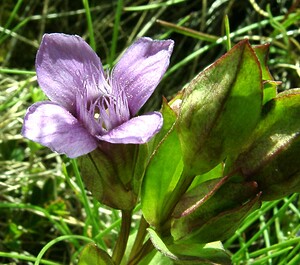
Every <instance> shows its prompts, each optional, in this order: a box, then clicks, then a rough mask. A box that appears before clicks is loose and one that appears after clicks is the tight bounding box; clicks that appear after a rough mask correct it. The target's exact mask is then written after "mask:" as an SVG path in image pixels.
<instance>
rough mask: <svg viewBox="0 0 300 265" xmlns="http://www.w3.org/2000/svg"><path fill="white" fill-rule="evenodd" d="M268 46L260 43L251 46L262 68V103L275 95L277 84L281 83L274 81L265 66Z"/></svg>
mask: <svg viewBox="0 0 300 265" xmlns="http://www.w3.org/2000/svg"><path fill="white" fill-rule="evenodd" d="M269 47H270V44H262V45H257V46H254V47H253V50H254V51H255V53H256V55H257V57H258V60H259V62H260V65H261V70H262V79H263V85H264V91H263V93H264V94H263V104H265V103H267V102H268V101H269V100H271V99H273V98H275V97H276V95H277V86H278V85H279V84H281V82H277V81H274V78H273V76H272V75H271V73H270V71H269V68H268V66H267V63H268V57H269Z"/></svg>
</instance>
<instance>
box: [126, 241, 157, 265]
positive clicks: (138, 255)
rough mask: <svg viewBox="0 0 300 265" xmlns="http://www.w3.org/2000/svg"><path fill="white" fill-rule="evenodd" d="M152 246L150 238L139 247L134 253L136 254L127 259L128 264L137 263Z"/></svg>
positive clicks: (133, 264)
mask: <svg viewBox="0 0 300 265" xmlns="http://www.w3.org/2000/svg"><path fill="white" fill-rule="evenodd" d="M153 249H154V246H153V244H152V242H151V240H150V239H148V240H147V241H146V243H145V244H144V245H143V246H142V247H141V248H140V251H139V252H138V253H136V255H135V256H134V257H133V258H132V259H131V260H129V262H128V265H137V264H139V262H140V261H141V260H142V259H143V258H144V257H146V256H147V255H148V254H149V253H150V252H151V251H152V250H153Z"/></svg>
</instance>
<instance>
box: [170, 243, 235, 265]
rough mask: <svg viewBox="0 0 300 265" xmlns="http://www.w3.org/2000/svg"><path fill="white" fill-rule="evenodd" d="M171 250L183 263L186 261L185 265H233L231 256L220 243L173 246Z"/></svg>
mask: <svg viewBox="0 0 300 265" xmlns="http://www.w3.org/2000/svg"><path fill="white" fill-rule="evenodd" d="M169 249H170V250H171V251H172V252H173V253H176V255H177V254H178V257H179V259H180V260H181V261H185V262H184V263H183V264H211V265H212V264H222V265H230V264H231V258H230V255H229V254H228V253H227V252H226V251H225V250H224V248H223V245H222V243H221V242H220V241H216V242H211V243H208V244H173V245H171V246H170V247H169ZM188 261H189V262H190V263H188ZM196 262H197V263H196Z"/></svg>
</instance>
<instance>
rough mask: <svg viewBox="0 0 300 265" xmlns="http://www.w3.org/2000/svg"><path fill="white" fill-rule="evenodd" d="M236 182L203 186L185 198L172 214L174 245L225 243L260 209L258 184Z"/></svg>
mask: <svg viewBox="0 0 300 265" xmlns="http://www.w3.org/2000/svg"><path fill="white" fill-rule="evenodd" d="M235 179H237V178H235ZM235 179H233V178H227V177H225V178H222V179H214V180H210V181H207V182H204V183H202V184H200V185H199V186H197V187H195V188H194V189H191V190H190V191H188V192H187V193H186V194H185V195H184V196H183V197H182V199H181V200H180V202H179V203H178V204H177V207H176V208H175V211H174V213H173V216H174V220H173V223H172V229H171V233H172V236H173V238H174V240H175V242H178V243H180V242H184V243H197V244H199V243H208V242H211V241H217V240H224V239H226V238H228V237H229V236H231V235H232V234H233V233H234V232H235V230H236V229H237V228H238V226H239V224H240V223H241V222H242V220H243V219H244V218H245V217H246V216H247V215H248V214H249V213H250V212H252V211H253V210H254V209H257V208H258V207H259V206H260V203H259V201H258V199H259V196H257V194H258V193H259V191H258V190H257V185H256V183H255V182H244V181H241V182H233V180H235ZM235 181H236V180H235Z"/></svg>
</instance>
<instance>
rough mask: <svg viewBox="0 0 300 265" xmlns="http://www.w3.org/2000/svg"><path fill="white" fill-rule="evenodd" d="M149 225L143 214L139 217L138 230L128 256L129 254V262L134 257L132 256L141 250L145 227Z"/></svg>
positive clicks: (145, 232)
mask: <svg viewBox="0 0 300 265" xmlns="http://www.w3.org/2000/svg"><path fill="white" fill-rule="evenodd" d="M148 227H149V224H148V223H147V221H146V220H145V218H144V216H142V217H141V220H140V225H139V230H138V232H137V235H136V238H135V241H134V243H133V246H132V249H131V252H130V256H129V259H128V260H129V262H130V261H131V260H133V259H134V257H135V256H136V255H137V253H138V252H139V251H140V250H141V248H142V246H143V243H144V240H145V237H146V235H147V228H148Z"/></svg>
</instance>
